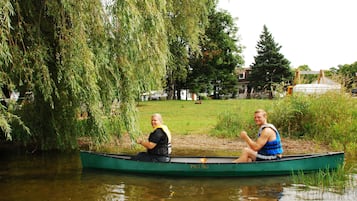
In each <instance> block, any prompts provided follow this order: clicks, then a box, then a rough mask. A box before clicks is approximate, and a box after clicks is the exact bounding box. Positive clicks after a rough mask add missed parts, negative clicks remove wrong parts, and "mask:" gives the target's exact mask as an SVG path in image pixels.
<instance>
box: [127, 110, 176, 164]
mask: <svg viewBox="0 0 357 201" xmlns="http://www.w3.org/2000/svg"><path fill="white" fill-rule="evenodd" d="M151 126H152V127H153V128H154V131H153V132H151V133H150V136H149V138H148V140H147V141H144V140H141V139H138V140H137V141H136V142H137V143H138V144H140V145H142V146H143V147H145V148H146V149H147V151H146V152H140V153H139V154H138V155H136V156H134V157H133V158H132V159H133V160H139V161H147V162H169V161H170V154H171V133H170V130H169V129H168V127H167V126H166V125H164V124H163V121H162V117H161V115H160V114H158V113H156V114H153V115H152V116H151Z"/></svg>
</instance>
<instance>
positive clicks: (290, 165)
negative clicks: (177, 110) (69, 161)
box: [80, 151, 344, 177]
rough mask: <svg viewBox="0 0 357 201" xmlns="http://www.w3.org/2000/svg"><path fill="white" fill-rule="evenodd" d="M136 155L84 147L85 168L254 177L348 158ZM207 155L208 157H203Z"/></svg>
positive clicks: (329, 155) (339, 154) (331, 155)
mask: <svg viewBox="0 0 357 201" xmlns="http://www.w3.org/2000/svg"><path fill="white" fill-rule="evenodd" d="M131 156H132V155H126V154H110V153H109V154H108V153H97V152H91V151H80V157H81V162H82V167H83V169H102V170H111V171H119V172H125V173H137V174H149V175H167V176H189V177H193V176H209V177H228V176H229V177H231V176H235V177H251V176H278V175H290V174H292V173H294V172H305V173H308V172H315V171H319V170H333V169H336V168H337V167H338V166H340V165H342V164H343V162H344V152H328V153H316V154H301V155H286V156H284V157H283V158H282V159H280V160H271V161H256V162H252V163H232V161H233V160H234V159H236V158H237V157H231V156H229V157H212V156H209V157H203V156H174V157H171V161H170V162H167V163H164V162H143V161H134V160H131V159H130V158H131ZM202 159H205V160H202Z"/></svg>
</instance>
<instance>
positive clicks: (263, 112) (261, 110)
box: [254, 109, 268, 118]
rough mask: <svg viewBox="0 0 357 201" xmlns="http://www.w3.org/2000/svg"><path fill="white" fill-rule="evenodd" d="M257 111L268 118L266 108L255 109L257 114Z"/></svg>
mask: <svg viewBox="0 0 357 201" xmlns="http://www.w3.org/2000/svg"><path fill="white" fill-rule="evenodd" d="M257 113H262V114H263V116H264V117H265V118H268V114H267V112H265V110H263V109H257V110H255V112H254V114H257Z"/></svg>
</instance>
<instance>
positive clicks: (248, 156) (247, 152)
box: [233, 148, 257, 163]
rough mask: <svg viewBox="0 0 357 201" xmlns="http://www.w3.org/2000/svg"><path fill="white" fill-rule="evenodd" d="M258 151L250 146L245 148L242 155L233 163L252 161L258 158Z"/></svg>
mask: <svg viewBox="0 0 357 201" xmlns="http://www.w3.org/2000/svg"><path fill="white" fill-rule="evenodd" d="M256 155H257V152H255V151H253V150H252V149H250V148H244V149H243V153H242V155H241V156H240V157H239V158H238V159H236V160H234V161H233V163H245V162H252V161H255V159H256Z"/></svg>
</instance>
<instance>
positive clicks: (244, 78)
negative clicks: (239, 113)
mask: <svg viewBox="0 0 357 201" xmlns="http://www.w3.org/2000/svg"><path fill="white" fill-rule="evenodd" d="M251 72H252V69H251V68H250V67H248V68H240V69H237V71H236V73H237V76H238V98H246V97H247V96H248V85H249V80H248V77H249V75H250V73H251Z"/></svg>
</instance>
